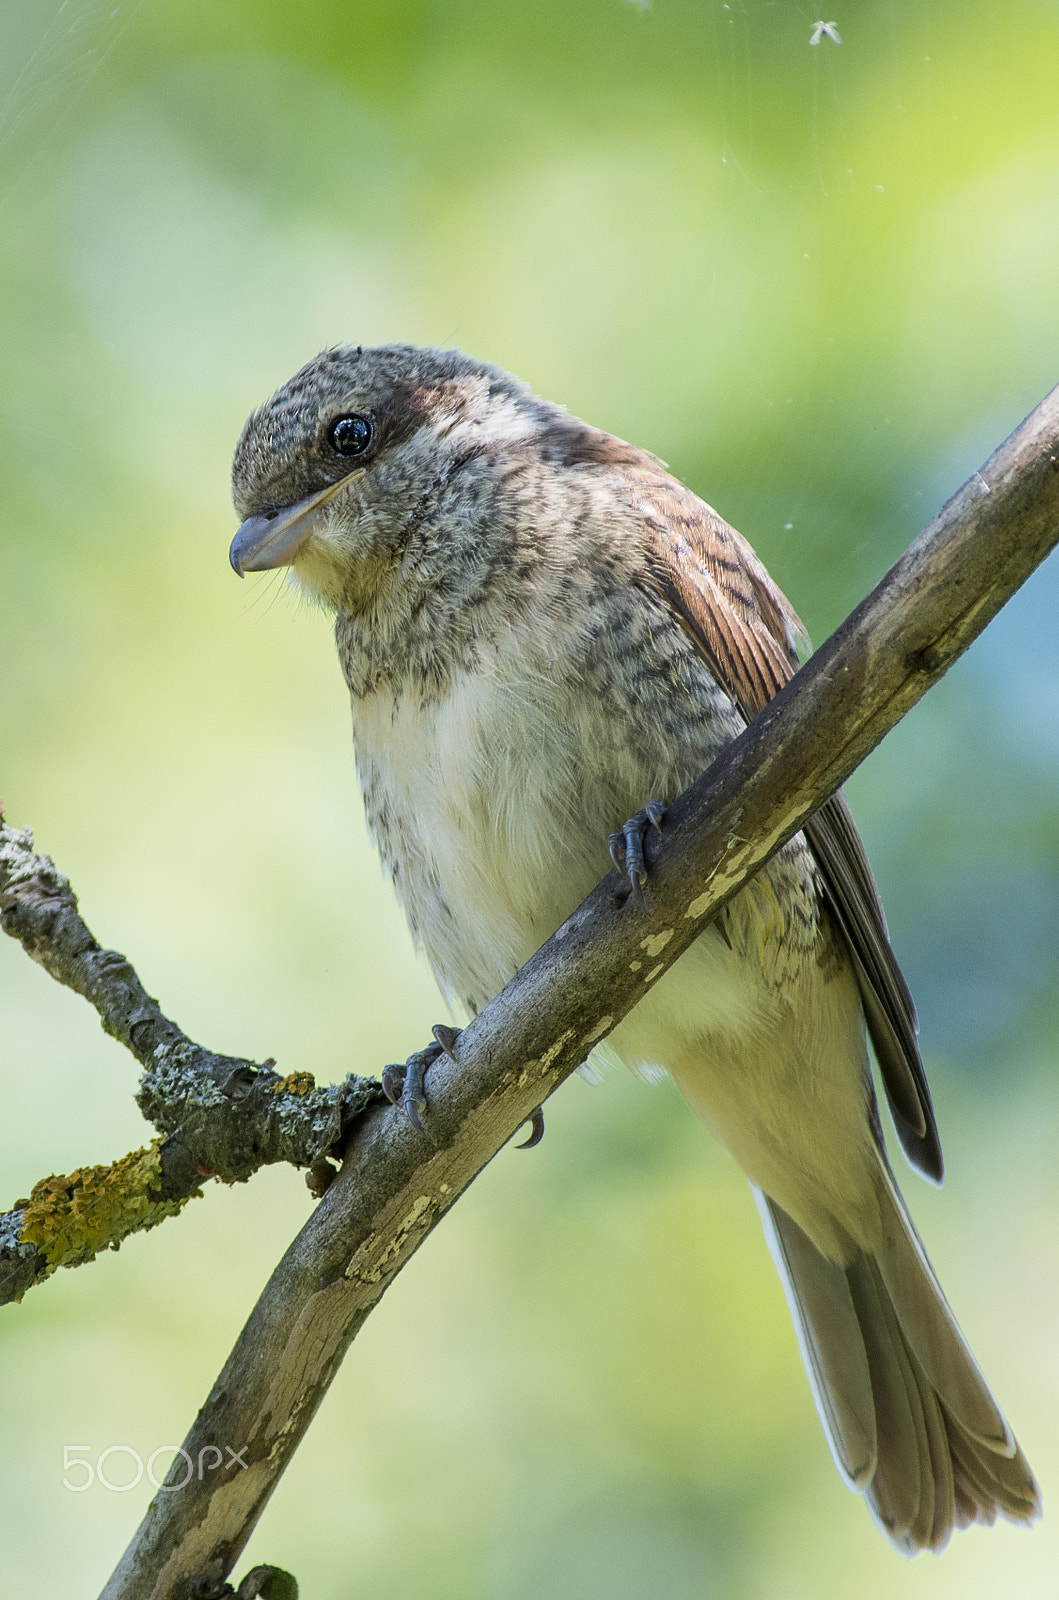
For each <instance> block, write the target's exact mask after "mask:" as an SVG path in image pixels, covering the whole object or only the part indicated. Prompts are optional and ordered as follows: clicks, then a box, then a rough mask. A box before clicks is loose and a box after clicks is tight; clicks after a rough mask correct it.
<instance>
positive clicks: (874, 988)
mask: <svg viewBox="0 0 1059 1600" xmlns="http://www.w3.org/2000/svg"><path fill="white" fill-rule="evenodd" d="M637 476H639V477H640V482H639V484H638V485H637V490H636V492H635V495H634V498H633V505H634V508H635V510H636V512H637V514H638V515H639V517H640V518H641V519H642V523H643V526H644V529H645V532H646V534H647V536H648V570H649V574H650V577H649V582H650V583H651V584H652V586H653V587H654V589H655V592H656V593H657V594H658V595H660V596H661V598H662V600H663V601H664V602H665V604H666V605H667V606H668V607H669V609H670V610H671V611H672V613H673V615H674V616H675V617H676V618H677V619H678V621H679V622H680V623H681V625H682V626H683V628H684V629H685V631H686V632H687V633H688V634H689V635H690V637H691V639H692V640H693V641H694V643H695V645H696V646H697V647H698V649H699V650H700V651H701V652H702V654H703V656H704V657H705V659H706V661H707V663H708V664H709V667H710V670H711V671H712V672H713V674H714V676H715V677H716V678H717V680H718V682H720V683H721V684H723V685H724V687H725V688H726V689H727V690H728V692H729V694H731V695H732V697H733V699H734V700H735V701H736V703H737V704H738V706H739V708H740V710H741V711H742V713H743V715H744V716H745V717H746V719H747V721H750V720H751V719H752V718H753V717H755V716H756V715H757V714H758V712H759V711H761V710H762V708H763V707H764V706H765V705H766V704H767V703H768V701H769V700H771V699H772V697H773V695H775V694H778V693H779V691H780V689H782V688H783V686H784V684H785V683H787V682H788V681H789V680H790V679H791V677H793V675H794V673H795V672H796V671H797V669H798V658H797V655H796V653H795V639H796V638H797V637H798V636H800V635H801V634H802V632H803V630H802V627H801V623H800V622H799V620H798V617H797V615H796V613H795V612H794V610H793V608H792V607H791V605H790V603H789V601H788V600H787V598H786V596H785V595H783V594H782V593H781V591H780V590H779V589H778V588H777V587H776V585H775V584H774V583H773V582H772V579H771V578H770V577H769V575H768V573H767V572H766V570H765V568H764V567H763V566H762V564H761V562H760V561H759V560H758V559H757V557H756V555H755V554H754V552H753V550H751V548H750V546H749V545H748V544H747V542H746V540H745V539H743V538H742V537H741V535H740V534H738V533H737V532H736V531H735V529H734V528H731V527H729V525H728V524H727V523H726V522H725V521H724V520H723V518H722V517H719V516H718V515H717V513H716V512H715V511H713V510H712V509H711V508H710V507H709V506H707V505H705V504H704V503H703V502H702V501H701V500H699V499H698V498H697V497H696V496H695V495H693V494H692V493H691V491H690V490H686V489H684V488H683V487H682V486H681V485H679V484H677V483H676V482H675V481H674V480H673V479H671V478H669V477H667V476H663V475H662V474H661V473H657V474H655V473H654V472H652V471H645V472H643V474H642V476H641V475H639V474H637ZM803 832H804V834H805V837H806V839H807V841H808V843H809V847H810V849H811V850H812V852H813V855H814V857H815V858H816V862H817V865H818V867H819V869H820V873H821V876H822V878H823V881H824V885H825V889H826V894H827V898H828V901H829V903H830V905H831V907H832V909H833V911H834V913H835V915H836V916H837V918H838V921H839V924H840V926H841V928H842V931H843V933H844V934H845V936H846V940H847V943H848V945H849V948H850V952H851V954H852V956H853V961H854V967H855V970H856V974H857V980H858V983H859V985H860V992H861V1000H862V1003H863V1006H864V1016H865V1020H866V1022H867V1026H868V1032H869V1034H870V1036H871V1041H872V1044H873V1046H874V1048H875V1054H876V1057H877V1059H878V1062H879V1068H880V1071H881V1073H882V1080H883V1085H884V1087H885V1089H886V1096H887V1099H888V1100H889V1103H890V1109H891V1111H892V1113H893V1118H894V1124H895V1126H896V1128H897V1133H898V1137H899V1138H900V1140H901V1144H902V1145H903V1147H904V1150H905V1153H906V1155H907V1156H908V1159H909V1160H910V1161H911V1162H912V1164H913V1166H915V1167H918V1168H919V1170H920V1171H921V1172H922V1173H923V1174H924V1175H925V1176H926V1177H929V1178H932V1179H934V1181H935V1182H940V1181H941V1177H942V1172H943V1166H942V1158H941V1144H940V1141H939V1138H938V1129H937V1124H936V1122H935V1120H934V1110H933V1107H932V1105H931V1100H930V1091H929V1089H928V1088H927V1080H926V1076H925V1074H924V1071H923V1063H922V1061H921V1059H920V1055H919V1048H918V1046H917V1044H916V1013H915V1008H914V1006H913V1004H912V997H911V995H910V994H909V992H908V986H907V984H906V983H905V980H904V978H903V976H902V974H901V969H900V967H899V966H898V965H897V959H896V957H895V956H894V953H893V951H892V949H891V948H890V941H889V938H888V937H887V932H886V922H885V919H884V917H883V910H882V906H881V905H880V903H879V896H878V894H877V892H876V889H875V883H874V881H873V879H872V874H871V868H870V867H869V865H868V859H867V856H866V855H865V853H864V846H863V845H862V844H861V842H860V837H859V835H858V833H857V830H856V828H855V827H854V825H853V819H852V817H851V816H850V813H849V808H848V807H847V805H846V802H845V800H844V799H843V797H842V794H841V792H840V793H838V794H835V795H832V797H831V799H830V800H827V801H825V803H824V804H823V805H822V806H821V807H820V809H819V811H817V812H816V814H815V816H813V817H812V818H811V819H810V820H809V822H807V823H806V824H805V827H804V829H803Z"/></svg>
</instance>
